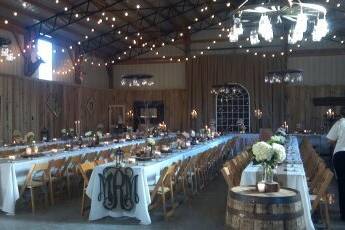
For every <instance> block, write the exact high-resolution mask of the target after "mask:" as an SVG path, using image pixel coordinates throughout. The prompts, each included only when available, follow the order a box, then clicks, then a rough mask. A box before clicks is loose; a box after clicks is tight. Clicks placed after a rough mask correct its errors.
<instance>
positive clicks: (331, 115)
mask: <svg viewBox="0 0 345 230" xmlns="http://www.w3.org/2000/svg"><path fill="white" fill-rule="evenodd" d="M326 117H327V119H329V120H331V119H334V117H335V112H334V110H333V109H332V108H329V109H328V110H327V111H326Z"/></svg>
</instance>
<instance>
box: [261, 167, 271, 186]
mask: <svg viewBox="0 0 345 230" xmlns="http://www.w3.org/2000/svg"><path fill="white" fill-rule="evenodd" d="M262 166H263V178H262V181H263V182H264V183H268V184H271V183H273V182H274V181H273V176H274V171H273V168H272V167H271V166H269V165H266V164H264V165H262Z"/></svg>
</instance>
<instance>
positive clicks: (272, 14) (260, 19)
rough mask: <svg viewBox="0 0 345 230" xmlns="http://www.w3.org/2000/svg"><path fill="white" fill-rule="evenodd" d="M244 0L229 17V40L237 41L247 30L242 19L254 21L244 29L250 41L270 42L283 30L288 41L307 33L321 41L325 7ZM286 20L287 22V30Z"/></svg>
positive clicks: (297, 40) (324, 30)
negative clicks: (257, 3) (258, 2)
mask: <svg viewBox="0 0 345 230" xmlns="http://www.w3.org/2000/svg"><path fill="white" fill-rule="evenodd" d="M246 3H247V2H245V3H244V4H242V6H241V7H240V8H239V9H238V10H237V11H236V12H235V14H234V17H233V20H232V21H231V27H230V30H229V34H228V37H229V41H230V42H238V40H239V38H240V37H241V36H242V35H243V34H244V32H245V30H247V29H246V28H245V25H246V23H253V24H254V25H256V24H258V26H257V27H256V28H253V29H248V31H247V33H248V35H249V36H248V37H249V40H250V43H251V45H257V44H259V43H260V42H262V41H266V42H272V40H273V38H274V36H279V37H280V36H282V35H284V34H287V38H288V43H289V44H295V43H297V42H299V41H302V40H303V37H304V36H306V34H307V33H310V34H311V36H312V40H313V41H321V39H322V38H323V37H325V36H326V35H327V34H328V31H329V30H328V23H327V19H326V14H327V10H326V8H325V7H323V6H321V5H318V4H311V3H302V2H300V1H298V2H295V1H293V0H290V1H286V2H284V1H274V2H269V3H267V4H263V3H262V4H260V5H246ZM283 22H286V23H283ZM286 24H288V25H289V26H290V27H288V30H286ZM248 28H249V26H248Z"/></svg>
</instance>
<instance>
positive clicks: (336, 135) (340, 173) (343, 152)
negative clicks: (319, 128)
mask: <svg viewBox="0 0 345 230" xmlns="http://www.w3.org/2000/svg"><path fill="white" fill-rule="evenodd" d="M340 116H341V118H340V119H339V120H338V121H337V122H336V123H335V124H334V125H333V126H332V128H331V130H330V131H329V133H328V134H327V139H329V141H330V142H331V143H332V144H335V148H334V152H333V158H332V161H333V165H334V169H335V172H336V176H337V181H338V189H339V207H340V217H341V219H342V220H343V221H345V107H341V109H340Z"/></svg>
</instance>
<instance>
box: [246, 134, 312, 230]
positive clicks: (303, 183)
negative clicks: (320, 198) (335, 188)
mask: <svg viewBox="0 0 345 230" xmlns="http://www.w3.org/2000/svg"><path fill="white" fill-rule="evenodd" d="M287 148H288V149H287V159H286V162H285V163H283V164H282V165H280V166H278V167H277V169H276V173H275V180H276V181H278V182H279V183H280V185H281V186H283V187H288V188H292V189H296V190H298V191H299V192H300V195H301V200H302V204H303V210H304V219H305V224H306V226H307V229H308V230H310V229H314V225H313V221H312V219H311V213H310V211H311V202H310V197H309V189H308V184H307V178H306V175H305V171H304V168H303V163H302V160H301V155H300V151H299V146H298V140H297V138H296V137H295V136H290V138H289V143H288V144H287ZM262 171H263V170H262V167H261V166H260V165H253V164H250V165H248V166H247V167H246V168H245V169H244V171H243V173H242V176H241V185H255V184H256V183H257V181H258V180H261V179H262Z"/></svg>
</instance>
